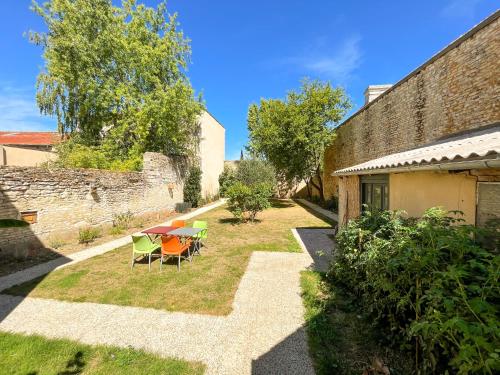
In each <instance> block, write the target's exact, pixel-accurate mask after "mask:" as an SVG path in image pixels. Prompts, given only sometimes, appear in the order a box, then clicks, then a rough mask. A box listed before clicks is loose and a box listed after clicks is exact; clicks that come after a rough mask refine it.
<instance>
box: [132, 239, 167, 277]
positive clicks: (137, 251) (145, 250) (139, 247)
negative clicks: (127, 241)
mask: <svg viewBox="0 0 500 375" xmlns="http://www.w3.org/2000/svg"><path fill="white" fill-rule="evenodd" d="M159 248H160V246H159V245H158V244H157V243H155V242H153V241H151V239H150V238H149V237H148V236H146V235H143V236H132V266H131V268H134V263H135V260H136V255H139V256H143V257H145V256H149V270H150V271H151V254H153V252H155V251H156V250H158V249H159Z"/></svg>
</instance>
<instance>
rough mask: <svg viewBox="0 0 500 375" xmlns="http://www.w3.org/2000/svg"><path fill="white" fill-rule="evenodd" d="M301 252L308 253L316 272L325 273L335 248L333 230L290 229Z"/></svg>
mask: <svg viewBox="0 0 500 375" xmlns="http://www.w3.org/2000/svg"><path fill="white" fill-rule="evenodd" d="M292 232H293V235H294V237H295V239H296V240H297V241H298V242H299V244H300V247H301V248H302V251H304V252H308V253H309V255H310V256H311V258H312V259H313V261H314V268H315V269H316V270H317V271H322V272H326V271H328V267H329V266H330V261H331V260H332V256H333V249H334V247H335V241H334V240H333V238H334V236H335V230H334V229H333V228H297V229H292Z"/></svg>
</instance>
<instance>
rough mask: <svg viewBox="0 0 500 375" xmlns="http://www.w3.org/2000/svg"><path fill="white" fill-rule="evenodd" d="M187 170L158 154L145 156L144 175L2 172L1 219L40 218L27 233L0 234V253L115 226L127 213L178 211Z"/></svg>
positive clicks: (32, 169) (16, 169)
mask: <svg viewBox="0 0 500 375" xmlns="http://www.w3.org/2000/svg"><path fill="white" fill-rule="evenodd" d="M184 171H185V161H184V160H182V159H171V158H168V157H166V156H164V155H161V154H154V153H146V154H145V155H144V169H143V172H111V171H103V170H93V169H48V168H37V167H12V166H4V167H0V218H19V215H20V212H21V211H31V210H34V211H37V215H38V221H37V223H36V224H32V225H30V227H29V228H21V229H18V228H12V229H0V248H1V249H2V251H4V252H10V253H17V254H19V252H20V251H21V253H23V254H24V253H27V252H29V251H28V248H29V247H30V246H31V247H33V246H34V242H36V241H35V238H38V240H39V241H42V242H43V239H44V238H46V237H47V235H49V234H50V233H52V232H60V231H64V230H68V231H71V230H73V231H74V230H76V229H77V228H79V227H84V226H97V225H101V224H105V223H111V222H112V220H113V215H115V214H118V213H123V212H126V211H127V210H130V211H132V212H133V213H134V214H143V213H147V212H153V211H160V210H165V209H174V207H175V204H176V203H177V202H182V200H183V192H182V191H183V182H182V180H183V174H184ZM27 231H28V232H30V233H31V234H32V235H31V234H30V233H26V232H27ZM27 244H31V245H29V246H28V245H27Z"/></svg>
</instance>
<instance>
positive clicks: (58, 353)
mask: <svg viewBox="0 0 500 375" xmlns="http://www.w3.org/2000/svg"><path fill="white" fill-rule="evenodd" d="M0 343H1V345H0V347H1V349H0V373H1V374H10V375H15V374H19V375H29V374H32V375H34V374H36V375H45V374H46V375H53V374H59V375H70V374H93V375H99V374H106V375H109V374H144V375H146V374H165V375H167V374H168V375H176V374H203V372H204V368H205V367H204V366H203V365H202V364H199V363H189V362H185V361H182V360H178V359H163V358H160V357H157V356H154V355H150V354H147V353H145V352H143V351H137V350H131V349H119V348H115V347H107V346H89V345H83V344H79V343H76V342H73V341H69V340H51V339H45V338H42V337H40V336H23V335H18V334H10V333H1V332H0Z"/></svg>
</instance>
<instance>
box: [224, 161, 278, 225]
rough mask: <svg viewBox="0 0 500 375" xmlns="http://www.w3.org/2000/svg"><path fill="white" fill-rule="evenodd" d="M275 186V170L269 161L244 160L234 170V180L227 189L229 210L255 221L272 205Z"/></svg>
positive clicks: (243, 218)
mask: <svg viewBox="0 0 500 375" xmlns="http://www.w3.org/2000/svg"><path fill="white" fill-rule="evenodd" d="M275 187H276V177H275V171H274V168H273V167H272V166H271V165H270V164H269V163H267V162H265V161H263V160H258V159H249V160H242V161H241V162H240V163H239V164H238V168H237V169H236V171H235V172H234V182H233V183H232V184H231V185H230V186H229V187H228V188H227V190H226V191H225V196H226V197H227V198H228V210H229V211H231V212H232V213H233V215H234V216H235V217H237V218H238V219H240V220H250V221H251V222H254V221H255V217H256V216H257V214H258V213H259V212H261V211H263V210H265V209H266V208H269V207H270V203H269V199H270V198H271V197H272V195H273V192H274V190H275Z"/></svg>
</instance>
